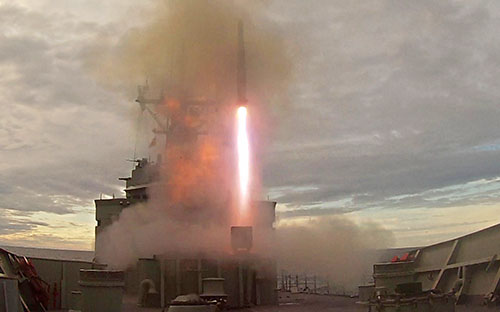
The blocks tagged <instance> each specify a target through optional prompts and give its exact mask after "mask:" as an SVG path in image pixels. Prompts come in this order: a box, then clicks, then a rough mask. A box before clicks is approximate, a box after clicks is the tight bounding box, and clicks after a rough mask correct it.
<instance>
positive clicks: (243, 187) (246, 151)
mask: <svg viewBox="0 0 500 312" xmlns="http://www.w3.org/2000/svg"><path fill="white" fill-rule="evenodd" d="M237 117H238V142H237V144H238V172H239V178H240V181H239V182H240V215H245V212H246V208H247V204H248V185H249V180H250V148H249V142H248V131H247V108H246V107H245V106H240V107H239V108H238V112H237Z"/></svg>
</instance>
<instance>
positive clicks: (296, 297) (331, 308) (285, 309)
mask: <svg viewBox="0 0 500 312" xmlns="http://www.w3.org/2000/svg"><path fill="white" fill-rule="evenodd" d="M356 301H357V298H349V297H344V296H326V295H308V294H280V303H279V305H278V306H258V307H252V308H246V309H238V310H233V311H241V312H323V311H325V312H366V311H368V307H366V306H363V305H359V304H356ZM122 311H124V312H160V311H162V309H154V308H139V307H137V305H136V301H135V299H134V298H126V299H125V300H124V303H123V309H122ZM480 311H491V308H490V309H488V308H486V307H478V306H475V307H471V306H457V307H456V312H480Z"/></svg>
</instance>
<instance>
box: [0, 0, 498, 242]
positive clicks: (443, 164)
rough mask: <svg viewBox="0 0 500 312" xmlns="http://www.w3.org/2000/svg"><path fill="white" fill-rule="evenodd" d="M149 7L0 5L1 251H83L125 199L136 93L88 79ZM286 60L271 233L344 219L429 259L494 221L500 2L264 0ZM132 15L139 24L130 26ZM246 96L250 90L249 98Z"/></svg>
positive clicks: (70, 0)
mask: <svg viewBox="0 0 500 312" xmlns="http://www.w3.org/2000/svg"><path fill="white" fill-rule="evenodd" d="M151 3H152V1H141V2H139V1H132V0H108V1H105V2H104V1H97V0H17V1H2V0H0V92H1V94H2V97H1V100H0V101H1V102H0V103H1V105H2V115H1V117H0V155H1V159H2V162H1V163H0V245H21V246H35V247H50V248H71V249H91V248H92V246H93V237H94V226H95V225H96V223H95V219H94V203H93V200H94V199H97V198H99V197H100V196H101V194H103V195H102V196H112V195H113V194H116V195H121V194H123V193H122V190H123V184H122V183H121V181H118V180H117V178H118V177H124V176H128V175H129V174H130V169H131V167H132V164H131V163H130V162H127V161H126V159H129V158H132V157H133V153H134V145H135V138H136V132H137V131H136V130H137V129H136V126H135V120H136V118H137V113H138V111H137V107H136V106H135V105H136V104H135V103H134V102H133V97H131V96H130V94H133V91H134V90H132V92H131V93H130V94H124V93H121V92H118V91H116V90H111V89H106V88H104V87H103V86H101V85H100V84H99V83H98V82H97V81H96V79H95V77H93V76H92V75H91V74H90V73H89V71H88V70H86V68H85V65H84V59H85V55H86V53H87V52H88V50H89V49H90V48H91V47H94V44H95V42H96V37H98V36H102V35H105V36H108V37H109V36H111V37H116V38H119V37H120V36H121V35H123V34H124V33H126V32H127V31H129V30H130V29H133V28H134V27H137V26H138V25H141V23H144V22H145V21H144V20H143V19H142V18H141V16H144V14H143V13H144V12H147V11H148V10H151V8H152V5H151ZM266 10H267V17H268V18H269V20H270V21H272V22H274V23H275V24H276V25H277V27H278V28H279V29H280V30H281V35H282V36H284V38H285V39H286V41H287V42H288V46H289V51H288V53H290V55H291V56H292V59H293V60H294V79H293V82H292V83H291V85H290V86H289V90H288V92H289V103H288V104H287V105H286V107H285V109H283V112H280V113H279V114H277V115H275V116H273V117H274V118H275V121H274V122H273V124H274V125H273V128H274V129H273V130H274V131H273V134H272V137H271V139H270V144H269V146H268V148H267V149H266V150H265V152H264V153H263V154H262V162H263V184H264V186H265V190H266V194H267V196H268V197H269V199H271V200H276V201H277V202H278V203H279V204H278V217H279V222H280V223H282V224H286V223H287V222H297V221H298V222H300V221H301V220H308V219H311V218H323V217H328V216H342V217H346V218H349V219H352V220H354V221H356V222H366V221H372V222H377V223H380V224H382V225H383V226H384V227H385V228H386V229H389V230H391V231H393V233H394V236H395V238H396V240H395V245H394V247H402V246H422V245H426V244H431V243H435V242H438V241H441V240H446V239H451V238H453V237H457V236H459V235H463V234H466V233H469V232H472V231H475V230H479V229H481V228H484V227H486V226H489V225H493V224H497V223H500V161H499V160H500V122H499V120H500V88H498V87H497V84H498V82H499V81H500V66H499V65H500V40H499V38H498V35H497V33H498V31H497V30H498V29H500V18H499V17H500V3H498V2H495V1H467V0H463V1H458V0H456V1H451V0H447V1H426V0H422V1H410V0H407V1H406V0H405V1H401V0H380V1H356V0H353V1H334V0H331V1H329V0H310V1H298V0H297V1H290V0H270V1H269V2H268V7H267V9H266ZM138 13H141V14H138ZM250 87H251V85H250Z"/></svg>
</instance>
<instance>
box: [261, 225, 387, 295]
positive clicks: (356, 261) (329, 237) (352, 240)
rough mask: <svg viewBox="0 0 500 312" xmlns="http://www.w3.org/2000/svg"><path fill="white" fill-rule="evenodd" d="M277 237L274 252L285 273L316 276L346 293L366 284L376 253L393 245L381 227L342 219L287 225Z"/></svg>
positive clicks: (277, 231)
mask: <svg viewBox="0 0 500 312" xmlns="http://www.w3.org/2000/svg"><path fill="white" fill-rule="evenodd" d="M275 236H276V241H275V246H274V248H272V250H274V256H275V257H276V259H277V261H278V264H279V266H280V267H281V268H282V269H284V270H286V271H288V272H292V273H293V274H304V273H307V274H310V275H312V274H316V275H318V276H320V277H322V278H328V279H329V281H330V282H331V285H332V286H333V285H341V286H342V287H343V288H344V289H355V288H356V287H357V286H358V285H359V284H360V283H362V282H366V280H367V278H368V279H369V276H370V275H371V273H372V272H371V269H372V267H371V266H372V264H373V263H374V262H376V261H377V260H378V259H377V253H376V250H378V249H385V248H387V247H388V246H391V244H393V243H394V237H393V234H392V232H390V231H388V230H385V229H384V228H382V227H381V226H380V225H379V224H376V223H362V224H356V223H354V222H353V221H352V220H350V219H348V218H346V217H339V216H334V217H322V218H318V219H312V220H309V221H305V222H304V221H301V222H298V223H288V224H284V225H282V226H278V228H277V229H276V233H275ZM266 249H268V250H269V248H266Z"/></svg>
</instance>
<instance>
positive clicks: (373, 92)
mask: <svg viewBox="0 0 500 312" xmlns="http://www.w3.org/2000/svg"><path fill="white" fill-rule="evenodd" d="M280 4H281V5H282V4H283V3H281V2H277V3H276V6H280ZM483 4H485V3H475V4H471V3H469V2H465V1H455V2H451V1H444V2H439V3H435V2H432V1H419V2H409V1H379V2H377V3H368V2H363V1H349V2H342V1H335V2H332V1H319V0H318V1H315V5H314V7H320V8H322V9H321V10H305V7H304V6H305V5H306V4H303V3H300V2H295V3H294V4H290V5H283V6H280V8H281V9H282V11H281V14H280V15H279V17H276V18H277V19H278V18H279V20H280V21H281V22H282V23H283V27H285V28H286V27H290V29H292V31H291V33H293V38H301V41H300V44H299V43H297V45H298V46H300V53H302V55H304V61H303V62H301V63H299V64H297V66H298V72H299V74H298V75H297V79H296V85H297V86H296V87H295V88H294V89H293V90H292V91H291V92H293V93H294V94H295V96H292V97H291V98H292V99H293V101H292V103H291V105H290V107H289V108H288V110H287V111H286V112H284V113H283V114H282V115H279V116H277V120H279V123H278V126H277V128H276V132H275V134H274V135H275V138H274V142H277V144H276V145H274V146H273V147H272V148H271V149H270V150H269V151H268V152H267V153H266V155H265V156H266V157H265V168H264V182H265V184H266V186H267V187H268V188H269V189H270V190H271V191H273V190H275V189H280V188H288V189H293V187H296V188H301V187H303V186H309V187H310V189H308V190H306V191H300V192H294V191H291V192H288V193H285V194H280V195H279V196H277V197H274V199H276V200H278V201H280V202H283V203H287V204H289V205H297V204H300V205H302V208H303V209H307V207H310V206H313V205H317V204H318V202H323V203H328V202H329V201H338V200H342V199H345V198H351V197H353V198H358V199H359V198H360V196H364V197H365V199H364V200H362V201H357V202H356V201H354V202H349V203H348V204H346V205H344V206H343V207H339V208H342V209H345V210H346V211H350V209H355V210H357V209H363V208H370V207H381V208H383V207H386V208H387V207H391V208H395V207H397V208H401V209H404V208H408V207H422V206H426V207H429V206H432V207H436V208H439V207H444V206H447V205H452V204H453V205H456V204H458V203H459V202H458V200H456V199H453V198H451V199H450V198H447V197H443V198H441V199H434V200H432V201H431V200H429V199H427V198H426V197H425V196H420V195H419V194H421V193H423V192H427V191H431V190H434V189H440V188H445V187H448V186H451V185H462V184H463V185H467V183H469V182H472V181H478V180H481V179H494V178H496V177H499V176H500V165H499V164H498V161H497V159H498V157H499V156H500V151H499V150H498V149H491V148H490V149H477V148H475V147H476V146H481V145H486V146H489V145H491V144H494V143H496V142H498V139H499V133H500V124H499V123H498V122H496V120H498V118H499V117H500V110H499V109H498V99H499V98H500V92H499V91H498V88H497V87H496V86H497V81H498V79H499V78H500V72H499V71H498V70H497V68H498V65H499V62H500V58H499V57H498V55H500V54H499V52H500V45H499V44H498V43H497V42H496V40H492V36H494V34H495V31H494V29H496V28H497V27H498V26H499V25H498V23H499V22H498V19H497V18H496V15H498V12H499V9H500V8H499V7H498V6H497V5H490V6H491V7H489V8H487V7H486V6H484V5H483ZM307 5H308V6H309V4H307ZM306 11H307V12H308V13H305V14H299V12H306ZM299 15H300V18H299V20H298V21H297V20H296V19H295V18H292V16H293V17H296V16H299ZM486 193H488V194H487V195H486ZM499 194H500V187H495V188H490V189H488V190H487V191H485V194H484V195H485V196H486V197H483V198H481V197H474V198H473V197H472V196H470V197H467V198H462V199H460V201H461V204H462V205H466V204H469V203H473V202H476V203H481V202H485V201H493V200H496V199H497V198H498V195H499ZM399 195H407V197H406V199H404V200H398V201H395V200H393V199H392V198H393V197H395V196H399ZM342 209H341V210H339V211H342ZM299 211H300V212H301V211H302V210H299ZM317 211H318V210H314V209H313V210H311V212H312V213H313V214H314V212H317ZM319 211H321V212H323V211H322V210H319ZM299 214H302V213H299ZM289 215H292V214H290V213H289Z"/></svg>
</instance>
